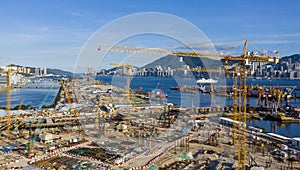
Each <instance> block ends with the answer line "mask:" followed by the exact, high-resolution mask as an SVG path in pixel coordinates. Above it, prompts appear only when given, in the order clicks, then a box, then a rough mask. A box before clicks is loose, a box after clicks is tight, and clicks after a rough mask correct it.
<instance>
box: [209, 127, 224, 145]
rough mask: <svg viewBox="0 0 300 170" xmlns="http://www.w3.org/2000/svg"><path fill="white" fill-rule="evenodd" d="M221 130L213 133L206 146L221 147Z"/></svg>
mask: <svg viewBox="0 0 300 170" xmlns="http://www.w3.org/2000/svg"><path fill="white" fill-rule="evenodd" d="M220 131H221V129H215V132H214V133H212V134H211V135H210V136H209V137H208V139H207V140H206V141H205V144H207V145H211V146H219V145H220V140H219V135H220V134H219V132H220Z"/></svg>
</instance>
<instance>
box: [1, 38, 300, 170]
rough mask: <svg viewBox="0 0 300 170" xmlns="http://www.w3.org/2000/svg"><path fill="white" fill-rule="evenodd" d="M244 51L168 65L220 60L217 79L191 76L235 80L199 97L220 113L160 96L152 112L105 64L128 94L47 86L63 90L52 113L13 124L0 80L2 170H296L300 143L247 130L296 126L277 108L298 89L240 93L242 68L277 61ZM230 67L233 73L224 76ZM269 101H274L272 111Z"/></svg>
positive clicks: (80, 82) (86, 81)
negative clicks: (220, 99) (271, 124)
mask: <svg viewBox="0 0 300 170" xmlns="http://www.w3.org/2000/svg"><path fill="white" fill-rule="evenodd" d="M247 43H248V41H247V40H245V41H244V46H243V51H242V54H241V55H238V56H231V55H223V54H214V55H212V56H209V55H208V54H202V53H195V52H194V53H191V52H183V51H182V52H180V51H179V52H178V51H169V55H171V56H174V57H180V56H181V57H196V58H211V57H214V58H215V57H219V58H220V60H224V62H225V65H224V69H223V70H216V69H209V68H206V69H205V70H203V69H198V68H195V69H188V71H193V72H194V71H196V72H210V73H213V72H217V73H219V72H222V73H224V74H231V75H233V77H234V86H232V87H216V86H213V84H212V83H211V84H210V87H209V90H207V91H204V90H203V92H207V93H209V94H210V100H211V101H212V102H214V99H213V96H214V94H216V95H229V96H231V97H232V100H233V104H232V105H231V106H225V107H221V106H218V105H215V106H214V107H209V108H204V107H198V108H195V107H191V108H183V107H179V106H175V105H174V104H172V103H167V102H165V100H161V99H162V98H163V97H165V96H161V95H159V96H155V95H154V96H155V101H156V102H152V103H150V102H149V95H147V94H141V93H137V92H135V91H133V90H132V89H130V80H131V79H130V74H129V69H130V68H132V67H133V66H132V65H129V64H119V63H110V64H111V65H112V66H115V67H122V68H123V69H124V71H125V72H126V78H125V79H126V80H125V81H126V82H125V84H126V86H125V87H124V88H120V87H116V86H113V85H110V84H106V83H103V82H101V81H95V80H94V79H92V78H91V77H88V76H86V77H83V78H80V79H79V78H78V79H76V78H63V79H53V80H52V81H55V82H57V84H59V87H60V89H59V93H58V97H56V99H57V102H55V106H54V107H53V108H41V107H38V108H35V109H31V110H26V111H25V112H23V113H22V114H11V113H12V112H11V110H10V109H11V103H10V100H11V99H10V98H11V96H10V91H11V88H12V87H11V86H10V82H9V81H10V78H9V76H10V74H11V72H14V70H11V69H8V70H5V72H6V74H7V80H8V81H7V86H6V89H5V91H6V94H7V97H6V102H7V105H6V113H7V114H6V115H5V116H2V117H0V131H1V148H0V149H1V151H0V169H25V168H29V169H34V168H36V169H61V170H62V169H113V170H115V169H116V170H117V169H130V170H135V169H153V170H155V169H162V170H167V169H170V170H171V169H172V170H173V169H195V170H198V169H222V170H229V169H238V170H246V169H252V170H256V169H270V170H271V169H300V148H299V144H298V146H297V145H294V140H297V139H296V138H293V139H291V138H288V137H284V136H281V135H277V134H271V133H265V132H263V130H262V129H260V128H257V127H252V126H247V124H246V122H247V120H248V119H250V118H257V119H261V117H266V118H269V119H275V120H278V121H291V122H292V121H294V122H297V121H299V120H300V119H299V117H298V118H296V116H295V115H296V114H299V112H297V111H294V112H291V111H290V112H288V111H287V110H286V111H283V110H284V109H283V108H282V107H281V105H280V104H279V103H281V102H282V101H283V100H286V101H287V100H290V97H291V96H289V95H290V93H289V92H291V91H292V90H293V89H296V88H299V87H263V86H253V87H249V85H247V84H246V83H247V82H246V81H247V75H248V72H249V70H248V69H247V68H246V63H250V62H273V63H275V64H276V63H277V62H278V60H279V56H274V57H273V56H269V55H261V56H260V55H254V54H253V53H249V52H248V51H247ZM100 47H101V48H99V49H98V50H108V51H112V52H126V53H138V54H140V55H142V54H149V53H150V54H161V51H164V52H165V51H166V50H159V49H150V48H149V49H143V50H141V49H140V48H137V47H116V46H111V47H105V46H103V45H100ZM231 62H234V65H235V70H229V69H228V65H229V64H230V63H231ZM223 88H225V90H223ZM266 88H268V90H266ZM282 89H285V90H286V89H289V90H286V91H287V92H283V90H282ZM251 90H252V91H254V90H256V91H257V93H254V92H253V93H251ZM221 92H224V93H221ZM249 96H252V97H257V104H256V106H255V107H249V105H247V104H248V103H247V97H249ZM152 99H153V100H154V97H152ZM271 101H276V103H275V105H274V104H273V103H272V102H271ZM21 105H22V104H20V109H21ZM222 115H223V116H224V115H226V117H222ZM299 136H300V135H299ZM298 140H299V138H298ZM299 141H300V140H299ZM299 141H298V143H299Z"/></svg>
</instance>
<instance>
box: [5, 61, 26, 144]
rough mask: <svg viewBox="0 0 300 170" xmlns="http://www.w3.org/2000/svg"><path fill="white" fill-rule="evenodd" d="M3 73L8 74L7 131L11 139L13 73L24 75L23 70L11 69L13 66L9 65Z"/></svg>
mask: <svg viewBox="0 0 300 170" xmlns="http://www.w3.org/2000/svg"><path fill="white" fill-rule="evenodd" d="M1 72H2V73H6V112H7V115H6V119H7V129H6V135H7V137H8V138H10V128H11V115H10V107H11V81H10V79H11V73H23V71H22V70H18V69H17V70H14V69H11V65H10V64H9V65H8V66H7V67H6V69H4V70H1Z"/></svg>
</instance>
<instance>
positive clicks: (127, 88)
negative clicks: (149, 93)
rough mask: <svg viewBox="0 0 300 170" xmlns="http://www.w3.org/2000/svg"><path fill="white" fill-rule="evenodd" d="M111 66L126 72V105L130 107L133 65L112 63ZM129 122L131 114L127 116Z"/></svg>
mask: <svg viewBox="0 0 300 170" xmlns="http://www.w3.org/2000/svg"><path fill="white" fill-rule="evenodd" d="M110 65H112V66H116V67H122V68H123V70H124V71H125V75H126V86H125V90H126V95H127V98H126V104H127V105H128V106H129V105H130V103H131V96H130V72H129V70H130V69H131V68H133V67H134V66H133V65H129V64H117V63H112V62H111V63H110ZM126 119H127V120H128V121H129V114H128V115H127V118H126Z"/></svg>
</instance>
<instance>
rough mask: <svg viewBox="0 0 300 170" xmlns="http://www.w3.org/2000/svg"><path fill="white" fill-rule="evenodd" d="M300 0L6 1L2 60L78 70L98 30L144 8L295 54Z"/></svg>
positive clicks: (0, 32) (217, 37) (220, 36)
mask: <svg viewBox="0 0 300 170" xmlns="http://www.w3.org/2000/svg"><path fill="white" fill-rule="evenodd" d="M299 6H300V1H296V0H294V1H293V0H291V1H283V0H278V1H272V0H265V1H260V0H252V1H250V0H249V1H230V0H226V1H224V0H219V1H218V0H217V1H197V0H195V1H178V0H166V1H159V0H152V1H140V0H132V1H122V0H110V1H108V0H107V1H100V0H94V1H93V0H89V1H83V0H77V1H74V0H63V1H60V0H51V1H50V0H43V1H39V0H28V1H22V0H12V1H1V5H0V20H1V23H2V24H1V27H0V37H1V42H0V64H1V65H5V64H7V63H9V62H10V63H16V64H20V65H25V66H41V67H44V66H46V67H51V68H54V67H55V68H62V69H66V70H73V67H74V65H75V63H76V58H77V56H78V54H79V52H80V49H81V48H82V47H83V45H84V44H85V42H86V41H87V40H88V38H89V37H90V36H91V35H92V34H93V33H95V32H96V31H97V30H98V29H100V28H101V27H103V26H104V25H105V24H108V23H110V22H111V21H113V20H115V19H118V18H119V17H123V16H126V15H130V14H134V13H142V12H163V13H169V14H172V15H175V16H178V17H181V18H183V19H185V20H187V21H189V22H191V23H192V24H194V25H195V26H197V27H198V28H199V29H200V30H202V32H203V33H204V34H205V35H206V36H207V37H208V38H209V39H210V40H211V41H212V42H215V43H221V42H234V41H242V40H244V39H248V40H249V42H250V45H251V47H253V48H255V49H260V50H278V51H280V52H281V55H282V56H285V55H291V54H295V53H300V51H299V49H300V48H299V47H300V39H299V38H300V22H299V18H300V14H299V11H298V8H299ZM148 41H151V38H150V40H148ZM99 43H101V41H100V40H99ZM195 43H197V42H195ZM133 45H136V44H133ZM148 45H151V44H148ZM162 46H163V47H166V46H168V44H162Z"/></svg>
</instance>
